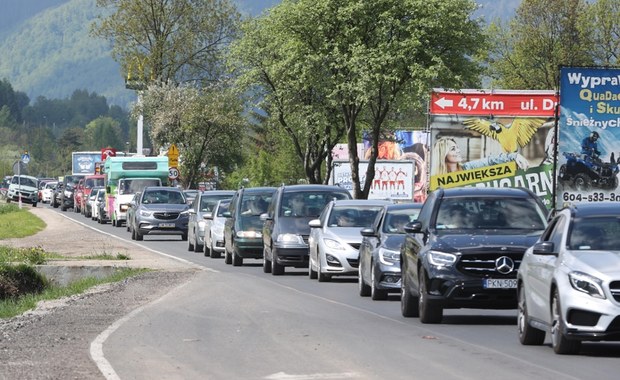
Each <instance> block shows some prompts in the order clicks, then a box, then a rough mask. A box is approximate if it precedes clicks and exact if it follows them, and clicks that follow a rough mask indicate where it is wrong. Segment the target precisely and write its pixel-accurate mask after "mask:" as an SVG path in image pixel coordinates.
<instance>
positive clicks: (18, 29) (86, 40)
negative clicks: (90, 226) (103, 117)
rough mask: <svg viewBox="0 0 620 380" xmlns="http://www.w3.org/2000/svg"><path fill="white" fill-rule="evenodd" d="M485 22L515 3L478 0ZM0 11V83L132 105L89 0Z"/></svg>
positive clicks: (258, 5)
mask: <svg viewBox="0 0 620 380" xmlns="http://www.w3.org/2000/svg"><path fill="white" fill-rule="evenodd" d="M235 2H236V3H237V5H238V7H239V10H240V11H241V12H242V13H243V14H246V15H247V14H250V15H257V14H260V13H261V12H262V11H264V10H266V9H268V8H270V7H272V6H274V5H276V4H278V3H279V2H280V0H236V1H235ZM478 2H479V3H480V4H481V8H480V11H479V14H480V15H482V16H484V17H485V19H486V20H492V19H494V18H496V17H501V18H504V19H505V18H508V17H510V16H512V14H513V13H514V9H515V8H516V7H517V6H518V4H519V3H520V0H479V1H478ZM2 3H3V4H2V12H0V51H2V59H0V79H7V80H8V81H9V82H10V83H11V84H12V85H13V87H14V88H15V90H17V91H22V92H25V93H26V94H27V95H28V96H29V97H30V98H31V99H33V100H34V99H36V98H37V97H38V96H45V97H47V98H66V97H68V96H70V95H71V94H72V93H73V91H75V90H87V91H89V92H93V91H94V92H96V93H98V94H100V95H103V96H105V97H106V98H107V100H108V102H109V103H110V104H116V105H120V106H122V107H127V106H128V104H129V103H130V102H131V101H133V100H134V98H135V95H134V92H133V91H131V90H127V89H125V84H124V80H123V78H122V74H121V72H120V68H119V65H118V64H117V63H116V62H114V61H113V60H112V58H111V57H110V47H109V45H108V44H107V43H106V42H105V41H102V40H99V39H94V38H92V37H90V35H89V28H90V24H91V23H92V21H93V20H94V18H95V17H96V15H97V13H98V12H99V11H100V10H99V9H97V8H96V6H95V0H3V2H2Z"/></svg>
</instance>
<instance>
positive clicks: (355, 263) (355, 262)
mask: <svg viewBox="0 0 620 380" xmlns="http://www.w3.org/2000/svg"><path fill="white" fill-rule="evenodd" d="M347 262H348V263H349V265H350V266H351V267H352V268H358V267H359V265H360V263H359V260H358V259H347Z"/></svg>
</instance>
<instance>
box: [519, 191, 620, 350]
mask: <svg viewBox="0 0 620 380" xmlns="http://www.w3.org/2000/svg"><path fill="white" fill-rule="evenodd" d="M618 215H620V204H619V203H613V202H611V203H608V202H601V203H579V204H577V205H574V206H571V207H568V208H565V209H563V210H560V211H559V212H557V214H556V215H555V216H554V218H553V219H552V220H551V221H550V223H549V225H548V227H547V229H546V230H545V232H544V233H543V234H542V235H541V237H540V239H539V240H538V241H537V242H536V244H534V246H533V247H531V248H529V249H528V250H527V251H526V252H525V255H524V256H523V262H522V263H521V267H520V268H519V273H518V296H519V314H518V327H519V340H520V341H521V343H522V344H524V345H542V344H543V343H544V341H545V334H546V333H550V334H551V346H552V347H553V350H554V351H555V352H556V353H558V354H576V353H578V352H579V349H580V347H581V342H582V341H602V340H606V341H618V340H620V265H619V263H620V258H619V257H618V252H620V219H619V217H618Z"/></svg>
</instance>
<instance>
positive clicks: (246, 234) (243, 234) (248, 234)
mask: <svg viewBox="0 0 620 380" xmlns="http://www.w3.org/2000/svg"><path fill="white" fill-rule="evenodd" d="M237 237H240V238H262V237H263V234H262V233H261V232H258V231H237Z"/></svg>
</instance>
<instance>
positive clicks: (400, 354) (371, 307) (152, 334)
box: [0, 213, 620, 379]
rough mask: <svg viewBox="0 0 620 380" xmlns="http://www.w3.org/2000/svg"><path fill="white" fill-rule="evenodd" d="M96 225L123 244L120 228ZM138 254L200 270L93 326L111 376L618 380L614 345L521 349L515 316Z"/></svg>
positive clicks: (166, 240)
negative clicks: (420, 306) (409, 302)
mask: <svg viewBox="0 0 620 380" xmlns="http://www.w3.org/2000/svg"><path fill="white" fill-rule="evenodd" d="M66 216H68V217H71V218H76V219H77V220H78V221H80V222H83V223H87V224H90V219H85V218H84V217H83V216H81V215H79V214H72V213H67V214H66ZM92 227H93V228H97V229H101V230H103V231H105V232H106V233H111V234H114V235H117V236H118V237H119V238H122V239H126V240H130V235H129V233H128V232H126V231H125V228H124V227H123V228H115V227H112V226H111V225H109V224H108V225H105V226H100V225H98V224H96V223H94V222H93V223H92ZM140 245H141V246H143V247H146V248H150V249H153V250H157V251H161V252H163V253H165V254H168V255H172V256H175V257H178V258H180V259H183V260H189V261H192V262H194V263H196V264H197V265H198V266H199V267H200V268H203V269H204V270H202V271H198V272H196V273H194V274H193V275H191V276H187V277H186V278H185V280H186V281H185V280H184V281H183V282H182V285H181V286H168V287H167V291H166V292H165V293H164V292H162V293H164V294H163V296H162V297H161V298H159V297H158V298H157V299H156V300H154V302H151V303H148V304H143V305H141V306H140V307H139V308H137V309H133V312H127V313H126V314H124V315H122V316H121V317H120V319H117V320H115V322H114V323H112V322H110V324H109V325H105V324H101V325H98V326H97V328H96V330H98V331H99V333H98V335H97V336H96V337H95V338H93V339H92V340H91V341H90V342H91V346H90V347H88V350H89V352H90V355H91V356H92V360H93V361H94V362H95V364H96V366H97V368H98V369H99V370H100V371H101V372H102V373H103V374H102V375H101V376H102V377H105V378H108V379H117V378H120V379H153V378H160V379H164V378H165V379H205V378H207V379H385V378H392V379H414V378H415V379H427V378H437V379H474V378H475V379H479V378H502V379H523V378H530V379H551V378H553V379H593V378H595V379H617V377H618V372H619V370H620V361H619V360H618V358H619V357H620V344H617V343H586V344H584V346H583V349H582V352H581V354H580V355H577V356H559V355H556V354H554V353H553V351H552V349H551V347H550V344H549V341H547V342H546V344H545V345H543V346H540V347H525V346H522V345H520V344H519V342H518V338H517V327H516V310H508V311H494V310H467V309H462V310H446V311H445V313H444V314H445V317H444V320H443V323H442V324H439V325H424V324H421V323H420V322H419V320H418V319H417V318H411V319H408V318H403V317H402V316H401V315H400V302H399V299H398V296H392V297H391V298H390V299H389V300H388V301H372V300H370V299H369V298H362V297H360V296H359V295H358V294H357V281H356V279H354V278H341V279H338V278H336V279H334V280H333V281H332V282H329V283H318V282H317V281H316V280H310V279H308V276H307V273H306V271H304V270H300V269H289V268H287V272H286V274H285V275H284V276H272V275H271V274H264V273H263V272H262V268H261V262H260V261H258V260H249V261H247V263H246V264H245V265H244V266H242V267H232V266H230V265H226V264H224V261H223V259H211V258H208V257H204V256H202V254H199V253H195V252H188V251H187V242H184V241H181V240H180V237H160V236H158V237H150V236H146V237H145V238H144V241H142V242H140ZM151 286H152V284H151ZM125 293H126V292H123V294H125ZM125 296H126V294H125ZM93 342H94V344H93ZM93 346H94V347H95V348H97V347H99V348H100V351H99V352H97V350H95V353H94V354H93V351H92V347H93ZM0 358H1V357H0ZM0 368H2V367H0ZM0 378H2V376H0Z"/></svg>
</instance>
